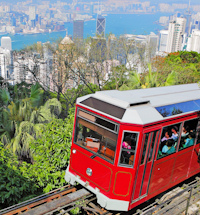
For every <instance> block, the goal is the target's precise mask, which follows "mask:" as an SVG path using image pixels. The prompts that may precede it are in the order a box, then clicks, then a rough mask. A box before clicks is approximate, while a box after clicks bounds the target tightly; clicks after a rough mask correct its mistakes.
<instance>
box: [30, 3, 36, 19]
mask: <svg viewBox="0 0 200 215" xmlns="http://www.w3.org/2000/svg"><path fill="white" fill-rule="evenodd" d="M35 19H36V8H35V6H29V20H35Z"/></svg>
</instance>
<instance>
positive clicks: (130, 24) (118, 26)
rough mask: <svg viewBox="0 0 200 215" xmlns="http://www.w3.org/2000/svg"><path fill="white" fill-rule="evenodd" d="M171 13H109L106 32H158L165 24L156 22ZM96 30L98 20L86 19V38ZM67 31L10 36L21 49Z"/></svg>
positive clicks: (70, 26)
mask: <svg viewBox="0 0 200 215" xmlns="http://www.w3.org/2000/svg"><path fill="white" fill-rule="evenodd" d="M164 15H167V16H169V14H163V13H155V14H108V15H107V16H105V18H106V29H105V33H106V34H109V33H113V34H115V35H116V36H119V35H122V34H136V35H138V34H144V35H146V34H150V32H154V33H158V31H159V30H161V29H163V26H160V25H158V24H156V22H157V21H158V20H159V18H160V16H164ZM65 27H66V29H67V31H68V35H73V23H65ZM95 32H96V20H95V19H94V20H90V21H86V22H85V23H84V38H86V37H88V36H94V35H95ZM65 35H66V31H61V32H51V33H42V34H26V35H23V34H15V35H10V34H8V35H7V36H10V37H11V39H12V49H13V50H20V49H22V48H24V47H26V46H28V45H32V44H34V43H37V41H41V42H42V43H44V42H47V41H50V42H53V41H56V40H57V39H59V38H63V37H65Z"/></svg>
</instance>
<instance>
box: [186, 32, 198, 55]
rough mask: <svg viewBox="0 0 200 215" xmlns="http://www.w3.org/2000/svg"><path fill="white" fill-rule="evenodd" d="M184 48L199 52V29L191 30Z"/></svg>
mask: <svg viewBox="0 0 200 215" xmlns="http://www.w3.org/2000/svg"><path fill="white" fill-rule="evenodd" d="M186 50H187V51H195V52H198V53H200V30H198V29H194V30H192V34H191V35H190V36H189V37H188V41H187V48H186Z"/></svg>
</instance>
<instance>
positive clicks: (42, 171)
mask: <svg viewBox="0 0 200 215" xmlns="http://www.w3.org/2000/svg"><path fill="white" fill-rule="evenodd" d="M73 121H74V109H72V110H70V111H69V114H68V117H67V118H66V119H65V120H62V119H54V120H53V121H52V122H50V123H48V124H46V126H45V127H44V128H43V129H42V130H41V132H42V134H43V135H42V136H41V137H40V138H38V139H37V140H35V141H34V142H33V143H32V144H31V145H30V148H31V153H32V155H33V159H34V163H33V165H30V166H29V169H28V171H27V170H26V169H25V170H24V171H25V172H24V173H26V174H27V177H30V178H31V179H32V180H33V181H34V182H35V184H36V185H37V186H38V187H41V188H43V191H44V192H49V191H50V190H52V189H54V188H58V187H60V186H63V185H64V184H65V179H64V175H65V170H66V168H67V165H68V162H69V157H70V147H71V139H72V130H73Z"/></svg>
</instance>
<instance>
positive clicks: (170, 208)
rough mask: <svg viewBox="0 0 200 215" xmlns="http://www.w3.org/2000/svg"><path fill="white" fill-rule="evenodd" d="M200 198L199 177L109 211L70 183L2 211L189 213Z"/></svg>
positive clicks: (8, 214)
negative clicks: (139, 202)
mask: <svg viewBox="0 0 200 215" xmlns="http://www.w3.org/2000/svg"><path fill="white" fill-rule="evenodd" d="M198 200H200V179H199V178H196V179H194V180H192V181H190V182H188V183H187V184H184V185H183V187H176V188H175V189H173V190H171V191H169V192H167V193H166V194H164V195H163V196H162V197H161V198H160V199H154V200H151V201H150V202H148V203H145V204H143V205H140V206H139V207H137V208H135V209H133V210H131V211H129V212H111V211H107V210H105V209H103V208H101V207H100V206H98V204H97V203H96V197H95V196H94V195H93V194H91V193H90V192H89V191H87V190H86V189H84V188H77V187H73V186H70V185H67V186H64V187H61V188H59V189H57V190H54V191H51V192H49V193H47V194H43V195H40V196H38V197H36V198H33V199H30V200H28V201H25V202H22V203H19V204H17V205H13V206H11V207H8V208H5V209H3V210H0V215H18V214H23V215H42V214H46V215H54V214H56V215H57V214H59V215H68V214H79V213H80V212H82V213H83V214H87V215H90V214H95V215H99V214H102V215H104V214H106V215H114V214H115V215H120V214H121V215H122V214H127V215H128V214H132V215H133V214H134V215H140V214H142V215H150V214H157V215H161V214H165V215H168V214H169V215H171V214H174V215H175V214H177V215H178V214H187V212H188V208H189V206H190V205H191V204H193V203H195V202H197V201H198ZM72 212H73V213H72Z"/></svg>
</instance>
